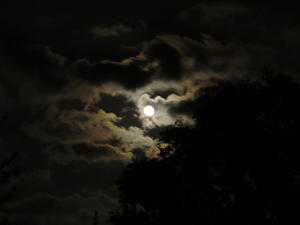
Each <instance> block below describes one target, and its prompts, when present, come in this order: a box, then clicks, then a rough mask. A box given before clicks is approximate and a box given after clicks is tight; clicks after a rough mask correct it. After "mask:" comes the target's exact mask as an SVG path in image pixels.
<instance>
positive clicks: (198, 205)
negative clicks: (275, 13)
mask: <svg viewBox="0 0 300 225" xmlns="http://www.w3.org/2000/svg"><path fill="white" fill-rule="evenodd" d="M299 99H300V88H299V85H298V84H297V83H296V82H294V81H293V80H292V78H291V77H289V76H285V75H282V74H270V73H268V74H267V75H266V76H264V77H263V78H262V79H260V80H258V81H254V82H250V81H226V82H219V84H218V85H216V86H214V87H209V88H206V89H204V90H202V92H201V94H200V96H199V99H198V100H197V103H196V104H195V105H194V111H195V114H194V117H195V119H196V121H197V124H196V126H195V127H193V128H185V127H170V128H169V129H167V130H166V131H164V132H163V133H162V138H161V141H162V142H168V143H170V144H171V145H170V146H169V147H168V148H166V149H162V150H161V153H160V158H157V159H146V160H135V161H134V162H132V163H131V164H130V165H129V166H128V167H127V168H126V170H125V171H124V173H123V174H122V176H121V178H120V180H119V182H118V187H119V191H120V204H119V209H118V210H117V211H115V212H113V213H112V216H111V218H110V222H111V223H112V224H115V225H122V224H130V225H134V224H139V225H141V224H143V225H147V224H149V225H153V224H155V225H163V224H164V225H165V224H184V225H194V224H205V225H206V224H207V225H212V224H239V225H241V224H243V225H247V224H249V225H253V224H284V225H286V224H300V215H299V212H300V211H299V210H300V163H299V156H298V155H299V154H298V151H299V138H300V137H299V136H300V130H299V129H300V107H299V106H300V101H299Z"/></svg>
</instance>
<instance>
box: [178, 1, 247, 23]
mask: <svg viewBox="0 0 300 225" xmlns="http://www.w3.org/2000/svg"><path fill="white" fill-rule="evenodd" d="M247 13H248V10H247V9H246V8H245V7H244V6H242V5H241V4H237V3H221V2H214V3H199V4H196V5H195V6H193V7H192V8H190V9H188V10H186V11H183V12H181V14H180V18H181V19H183V20H186V19H188V18H189V17H192V16H196V15H198V16H199V17H200V20H201V22H203V23H209V22H212V21H214V20H218V19H224V18H226V17H230V16H236V15H245V14H247Z"/></svg>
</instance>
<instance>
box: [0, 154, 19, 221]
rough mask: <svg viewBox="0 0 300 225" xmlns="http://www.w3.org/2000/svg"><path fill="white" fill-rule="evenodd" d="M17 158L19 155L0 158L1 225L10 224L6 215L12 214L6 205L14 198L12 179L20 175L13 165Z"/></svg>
mask: <svg viewBox="0 0 300 225" xmlns="http://www.w3.org/2000/svg"><path fill="white" fill-rule="evenodd" d="M16 157H17V153H13V154H11V155H9V156H4V155H1V157H0V225H6V224H8V222H7V218H6V215H7V214H9V213H12V212H11V210H8V209H7V208H6V207H5V204H6V203H7V202H8V201H9V200H10V198H11V197H12V192H13V189H11V187H9V186H8V185H9V183H10V180H11V177H12V176H15V175H17V174H19V168H18V167H16V166H15V165H14V164H13V161H14V160H15V158H16Z"/></svg>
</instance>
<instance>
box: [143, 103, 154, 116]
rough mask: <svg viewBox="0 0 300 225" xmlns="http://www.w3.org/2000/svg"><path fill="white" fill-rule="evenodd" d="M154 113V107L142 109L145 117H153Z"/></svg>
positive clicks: (147, 106)
mask: <svg viewBox="0 0 300 225" xmlns="http://www.w3.org/2000/svg"><path fill="white" fill-rule="evenodd" d="M154 113H155V109H154V107H153V106H151V105H146V106H145V107H144V114H145V115H146V116H149V117H150V116H153V115H154Z"/></svg>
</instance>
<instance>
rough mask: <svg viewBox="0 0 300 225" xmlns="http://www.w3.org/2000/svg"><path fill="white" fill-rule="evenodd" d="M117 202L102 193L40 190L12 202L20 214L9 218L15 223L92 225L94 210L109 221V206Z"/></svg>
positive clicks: (102, 219)
mask: <svg viewBox="0 0 300 225" xmlns="http://www.w3.org/2000/svg"><path fill="white" fill-rule="evenodd" d="M115 205H116V201H115V200H114V199H111V198H109V197H108V196H106V195H103V194H100V193H99V194H98V195H97V196H95V197H94V196H93V197H82V196H80V195H76V194H75V195H71V196H67V197H59V196H53V195H50V194H47V193H36V194H34V195H33V196H32V197H30V198H26V199H23V200H21V201H19V202H16V203H13V204H11V205H10V208H11V209H14V210H17V211H18V215H17V216H15V217H12V218H9V221H10V222H11V224H28V225H37V224H49V225H54V224H60V223H63V224H66V225H76V224H78V225H79V224H80V225H84V224H86V225H88V224H92V223H93V218H94V211H95V210H98V214H99V216H98V220H99V222H100V223H101V224H106V219H107V215H108V209H111V208H113V207H114V206H115Z"/></svg>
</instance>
